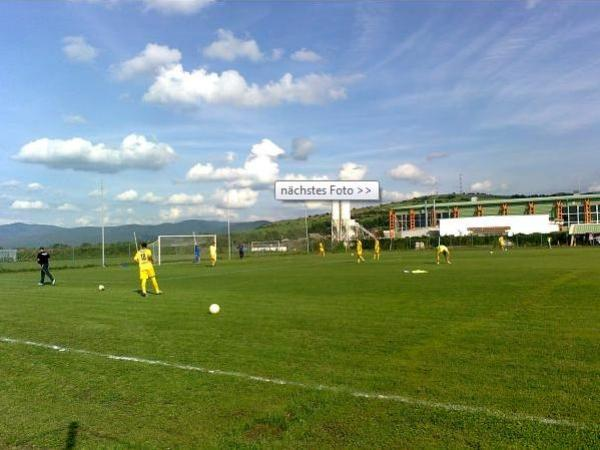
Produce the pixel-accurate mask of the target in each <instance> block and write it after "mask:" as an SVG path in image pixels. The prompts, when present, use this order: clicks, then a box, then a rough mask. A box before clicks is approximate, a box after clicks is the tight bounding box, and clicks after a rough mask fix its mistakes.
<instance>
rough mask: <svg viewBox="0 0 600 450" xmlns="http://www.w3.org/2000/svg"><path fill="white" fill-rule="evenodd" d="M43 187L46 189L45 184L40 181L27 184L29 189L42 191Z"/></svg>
mask: <svg viewBox="0 0 600 450" xmlns="http://www.w3.org/2000/svg"><path fill="white" fill-rule="evenodd" d="M42 189H44V186H43V185H42V184H40V183H29V184H28V185H27V190H28V191H41V190H42Z"/></svg>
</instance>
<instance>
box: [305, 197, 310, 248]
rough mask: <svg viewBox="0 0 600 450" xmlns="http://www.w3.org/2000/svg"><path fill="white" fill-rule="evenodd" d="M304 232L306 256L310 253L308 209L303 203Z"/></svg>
mask: <svg viewBox="0 0 600 450" xmlns="http://www.w3.org/2000/svg"><path fill="white" fill-rule="evenodd" d="M304 230H305V231H306V254H307V255H308V254H309V253H310V241H309V240H308V239H309V238H308V208H307V207H306V202H304Z"/></svg>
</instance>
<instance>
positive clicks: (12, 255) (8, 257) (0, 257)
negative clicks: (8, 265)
mask: <svg viewBox="0 0 600 450" xmlns="http://www.w3.org/2000/svg"><path fill="white" fill-rule="evenodd" d="M0 262H17V250H16V249H4V248H3V249H0Z"/></svg>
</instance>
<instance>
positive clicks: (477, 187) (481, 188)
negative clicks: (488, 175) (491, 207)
mask: <svg viewBox="0 0 600 450" xmlns="http://www.w3.org/2000/svg"><path fill="white" fill-rule="evenodd" d="M491 188H492V182H491V181H490V180H483V181H477V182H475V183H473V184H472V185H471V191H472V192H487V191H489V190H490V189H491Z"/></svg>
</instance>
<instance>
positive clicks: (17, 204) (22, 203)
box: [10, 200, 48, 209]
mask: <svg viewBox="0 0 600 450" xmlns="http://www.w3.org/2000/svg"><path fill="white" fill-rule="evenodd" d="M47 208H48V205H46V204H45V203H44V202H41V201H39V200H36V201H33V202H32V201H29V200H15V201H14V202H12V205H10V209H47Z"/></svg>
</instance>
